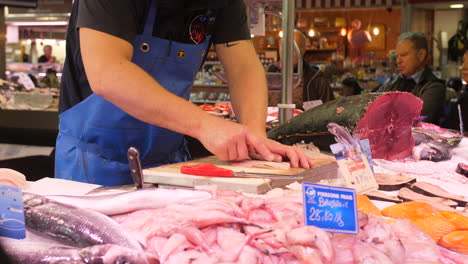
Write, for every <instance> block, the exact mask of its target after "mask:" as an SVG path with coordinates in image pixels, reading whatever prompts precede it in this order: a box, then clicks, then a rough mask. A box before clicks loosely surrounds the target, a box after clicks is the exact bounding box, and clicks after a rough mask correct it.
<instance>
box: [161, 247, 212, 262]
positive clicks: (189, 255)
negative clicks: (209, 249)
mask: <svg viewBox="0 0 468 264" xmlns="http://www.w3.org/2000/svg"><path fill="white" fill-rule="evenodd" d="M161 263H162V262H161ZM217 263H220V262H219V261H218V260H217V259H216V258H213V257H210V256H207V255H206V254H205V253H203V252H200V251H198V250H187V251H181V252H177V253H175V254H174V255H171V256H170V257H169V259H168V260H167V262H165V263H164V264H217Z"/></svg>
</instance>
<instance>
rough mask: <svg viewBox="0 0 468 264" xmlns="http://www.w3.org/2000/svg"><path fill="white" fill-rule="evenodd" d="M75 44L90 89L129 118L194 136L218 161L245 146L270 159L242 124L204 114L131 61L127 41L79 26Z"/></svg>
mask: <svg viewBox="0 0 468 264" xmlns="http://www.w3.org/2000/svg"><path fill="white" fill-rule="evenodd" d="M80 46H81V56H82V59H83V64H84V67H85V72H86V75H87V77H88V81H89V83H90V86H91V89H92V90H93V92H94V93H95V94H97V95H100V96H102V97H103V98H105V99H106V100H108V101H110V102H111V103H113V104H115V105H116V106H118V107H119V108H121V109H122V110H124V111H125V112H127V113H128V114H130V115H132V116H133V117H135V118H137V119H139V120H142V121H144V122H147V123H150V124H153V125H156V126H161V127H164V128H167V129H170V130H173V131H176V132H179V133H182V134H186V135H189V136H192V137H194V138H197V139H199V140H200V141H201V142H202V144H203V145H204V146H205V147H206V148H207V149H208V150H209V151H211V152H212V153H213V154H215V155H217V156H218V157H219V158H220V159H223V160H242V159H245V158H247V156H248V151H247V148H253V149H255V150H256V151H257V152H258V153H260V154H261V155H262V156H263V157H264V158H265V159H267V160H272V159H273V156H272V154H271V152H270V151H269V150H268V149H267V148H266V147H265V145H264V144H263V143H262V142H260V140H259V139H258V137H256V136H255V135H254V134H253V133H252V132H251V131H250V130H249V129H248V128H247V127H245V126H242V125H239V124H236V123H234V122H230V121H226V120H223V119H221V118H218V117H214V116H211V115H209V114H207V113H205V112H204V111H202V110H201V109H199V108H198V107H196V106H195V105H193V104H191V103H190V102H187V101H186V100H184V99H182V98H179V97H178V96H176V95H174V94H172V93H170V92H169V91H167V90H166V89H165V88H164V87H162V86H161V85H160V84H159V83H158V82H157V81H155V80H154V79H153V78H152V77H151V76H150V75H149V74H147V73H146V72H145V71H144V70H143V69H141V68H140V67H139V66H137V65H136V64H134V63H133V62H131V58H132V54H133V47H132V45H130V43H128V42H127V41H125V40H123V39H120V38H117V37H114V36H112V35H109V34H106V33H103V32H100V31H96V30H93V29H89V28H80ZM156 67H157V66H156ZM174 78H176V77H174Z"/></svg>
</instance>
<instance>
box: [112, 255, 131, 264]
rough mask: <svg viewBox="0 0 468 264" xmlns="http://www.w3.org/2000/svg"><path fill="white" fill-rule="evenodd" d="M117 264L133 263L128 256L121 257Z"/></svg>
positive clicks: (116, 261)
mask: <svg viewBox="0 0 468 264" xmlns="http://www.w3.org/2000/svg"><path fill="white" fill-rule="evenodd" d="M114 263H115V264H131V263H132V262H131V261H130V260H129V259H128V258H127V257H126V256H119V257H118V258H117V259H116V260H115V262H114Z"/></svg>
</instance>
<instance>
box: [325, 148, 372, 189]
mask: <svg viewBox="0 0 468 264" xmlns="http://www.w3.org/2000/svg"><path fill="white" fill-rule="evenodd" d="M361 144H362V143H361ZM364 144H365V142H364ZM330 149H331V151H332V152H333V154H334V155H335V158H336V163H337V164H338V167H339V168H340V172H341V176H342V177H343V178H344V182H345V184H346V186H347V187H350V188H354V189H356V191H357V192H358V193H366V192H370V191H374V190H377V189H378V187H379V185H378V184H377V181H376V180H375V177H374V173H373V172H372V169H371V166H370V164H369V159H371V158H370V153H369V156H366V154H365V152H362V151H361V149H356V148H352V149H349V148H347V147H346V146H344V145H343V144H341V143H336V144H333V145H330Z"/></svg>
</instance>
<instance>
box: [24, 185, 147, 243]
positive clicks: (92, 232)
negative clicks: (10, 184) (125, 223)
mask: <svg viewBox="0 0 468 264" xmlns="http://www.w3.org/2000/svg"><path fill="white" fill-rule="evenodd" d="M23 200H24V212H25V220H26V226H27V227H28V228H30V229H32V230H34V231H36V232H40V233H42V234H45V235H47V236H50V237H53V238H54V239H56V240H59V241H61V242H64V243H66V244H70V245H73V246H77V247H88V246H93V245H99V244H116V245H119V246H123V247H126V248H129V249H134V250H142V247H141V245H140V244H139V243H138V241H137V240H135V239H134V238H132V237H130V236H129V235H128V234H126V233H125V232H124V231H123V230H122V228H121V227H120V226H119V224H117V223H116V222H115V221H114V220H112V219H111V218H109V217H108V216H105V215H103V214H100V213H98V212H95V211H92V210H89V209H82V208H77V207H74V206H71V205H66V204H62V203H58V202H55V201H52V200H49V199H47V198H45V197H43V196H39V195H35V194H30V193H24V194H23Z"/></svg>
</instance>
